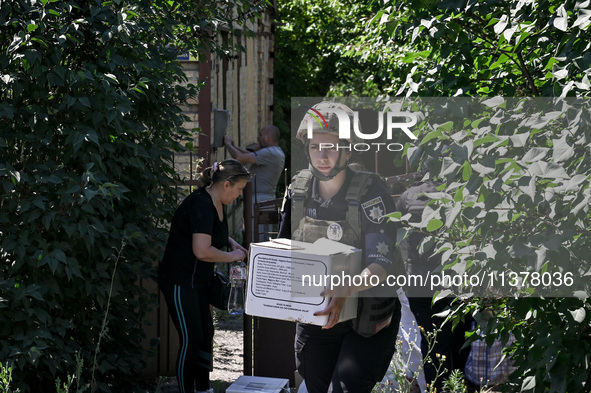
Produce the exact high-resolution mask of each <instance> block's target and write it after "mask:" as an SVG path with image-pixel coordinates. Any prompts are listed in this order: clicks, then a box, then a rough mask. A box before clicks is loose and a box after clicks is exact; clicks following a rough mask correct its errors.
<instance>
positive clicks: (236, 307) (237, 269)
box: [228, 262, 246, 315]
mask: <svg viewBox="0 0 591 393" xmlns="http://www.w3.org/2000/svg"><path fill="white" fill-rule="evenodd" d="M230 281H231V283H232V287H231V288H230V304H229V307H228V309H229V312H230V314H231V315H242V314H244V291H245V286H246V264H245V263H244V262H239V263H238V264H236V265H234V266H232V268H231V269H230Z"/></svg>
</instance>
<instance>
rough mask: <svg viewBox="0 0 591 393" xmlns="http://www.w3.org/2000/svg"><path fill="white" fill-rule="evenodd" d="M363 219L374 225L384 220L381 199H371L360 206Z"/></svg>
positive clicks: (383, 205) (383, 208)
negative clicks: (363, 215) (363, 214)
mask: <svg viewBox="0 0 591 393" xmlns="http://www.w3.org/2000/svg"><path fill="white" fill-rule="evenodd" d="M361 207H362V208H363V212H364V213H365V217H367V219H368V220H369V221H371V222H373V223H374V224H379V223H381V222H382V220H383V219H384V214H386V205H385V204H384V201H383V200H382V197H376V198H373V199H371V200H369V201H367V202H364V203H362V204H361Z"/></svg>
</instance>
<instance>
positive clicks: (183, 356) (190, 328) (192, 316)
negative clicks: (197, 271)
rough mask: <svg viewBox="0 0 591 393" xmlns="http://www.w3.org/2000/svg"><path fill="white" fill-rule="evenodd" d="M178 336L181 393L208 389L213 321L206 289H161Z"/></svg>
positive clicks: (165, 286) (169, 287)
mask: <svg viewBox="0 0 591 393" xmlns="http://www.w3.org/2000/svg"><path fill="white" fill-rule="evenodd" d="M160 290H161V291H162V294H163V295H164V299H166V304H167V305H168V313H169V314H170V317H171V318H172V322H173V323H174V326H175V327H176V330H177V332H178V334H179V340H180V349H179V353H178V355H177V362H176V370H177V379H178V383H179V392H180V393H193V391H194V389H197V390H200V391H201V390H207V389H209V372H210V370H211V365H212V362H211V354H212V348H213V320H212V317H211V311H210V308H209V302H208V301H207V292H206V290H205V289H193V288H185V287H181V286H178V285H173V286H169V285H164V286H162V285H161V286H160Z"/></svg>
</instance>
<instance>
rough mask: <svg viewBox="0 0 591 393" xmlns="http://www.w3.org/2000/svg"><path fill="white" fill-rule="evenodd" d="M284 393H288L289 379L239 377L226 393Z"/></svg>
mask: <svg viewBox="0 0 591 393" xmlns="http://www.w3.org/2000/svg"><path fill="white" fill-rule="evenodd" d="M256 392H264V393H284V392H289V379H282V378H266V377H251V376H245V375H243V376H240V377H238V379H237V380H236V381H234V382H233V383H232V385H230V386H229V387H228V389H226V393H256Z"/></svg>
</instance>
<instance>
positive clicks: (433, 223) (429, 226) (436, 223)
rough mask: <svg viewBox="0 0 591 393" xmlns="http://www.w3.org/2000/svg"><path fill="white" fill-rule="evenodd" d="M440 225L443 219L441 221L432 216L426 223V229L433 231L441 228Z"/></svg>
mask: <svg viewBox="0 0 591 393" xmlns="http://www.w3.org/2000/svg"><path fill="white" fill-rule="evenodd" d="M442 226H443V221H441V220H440V219H438V218H434V219H432V220H431V221H429V224H427V231H429V232H434V231H436V230H438V229H439V228H441V227H442Z"/></svg>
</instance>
